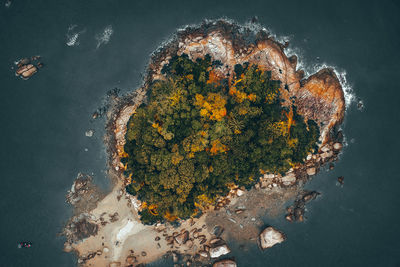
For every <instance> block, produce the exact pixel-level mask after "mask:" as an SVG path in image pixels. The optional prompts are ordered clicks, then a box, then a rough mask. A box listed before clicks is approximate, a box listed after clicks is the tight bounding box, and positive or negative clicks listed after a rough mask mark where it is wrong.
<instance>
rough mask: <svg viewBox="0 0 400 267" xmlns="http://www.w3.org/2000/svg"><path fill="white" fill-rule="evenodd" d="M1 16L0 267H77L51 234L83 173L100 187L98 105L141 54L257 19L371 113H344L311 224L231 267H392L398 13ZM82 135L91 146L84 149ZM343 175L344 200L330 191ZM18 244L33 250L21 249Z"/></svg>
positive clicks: (274, 5) (277, 222)
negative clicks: (206, 25) (338, 150)
mask: <svg viewBox="0 0 400 267" xmlns="http://www.w3.org/2000/svg"><path fill="white" fill-rule="evenodd" d="M4 2H5V1H1V5H0V44H1V45H0V49H1V50H0V88H1V89H0V90H1V108H0V111H1V114H0V115H1V116H0V125H1V126H0V127H1V138H0V142H1V143H0V144H1V146H0V148H1V149H0V153H1V154H0V155H1V160H0V169H1V176H0V177H1V186H0V193H1V196H0V198H1V199H0V200H1V201H0V208H1V220H0V266H74V265H75V261H76V259H75V258H74V256H73V255H71V254H67V253H64V252H62V247H63V239H62V238H59V237H57V236H56V234H57V233H58V232H59V231H60V230H61V229H62V225H63V223H64V222H65V221H66V220H67V218H68V217H69V216H70V215H71V210H70V207H68V206H67V205H66V204H65V202H64V195H65V193H66V191H67V190H68V189H69V188H70V186H71V184H72V181H73V179H74V178H75V177H76V175H77V173H78V172H88V173H92V172H93V173H94V175H95V177H96V181H97V182H98V183H99V184H100V185H102V186H103V187H104V188H106V187H107V185H108V183H107V179H106V177H105V174H104V171H105V163H106V156H105V151H104V146H103V144H102V138H101V136H102V134H103V122H102V121H96V122H94V123H93V122H90V116H91V113H92V112H93V111H94V110H95V109H96V108H97V107H98V106H100V105H101V104H102V101H103V99H104V96H105V94H106V92H107V91H108V90H109V89H112V88H114V87H119V88H121V89H122V91H123V92H124V91H125V92H126V91H128V90H133V89H134V88H136V87H137V85H138V84H140V81H141V76H140V74H141V72H142V71H143V69H144V66H145V64H146V63H147V61H148V59H149V54H150V53H151V52H152V51H153V50H154V49H156V48H157V47H158V46H159V45H160V43H161V42H162V41H164V40H166V39H167V38H168V36H169V35H170V34H172V33H173V32H174V31H175V29H176V28H178V27H182V26H184V25H186V24H193V23H198V22H200V21H201V20H202V19H203V18H219V17H222V16H226V17H229V18H231V19H234V20H236V21H238V22H240V23H244V22H246V21H247V20H248V19H249V18H251V17H253V16H255V15H257V16H258V17H259V22H260V23H261V24H263V25H265V26H266V27H267V28H269V29H271V30H272V31H273V32H274V33H276V34H277V35H278V36H291V37H292V38H291V46H292V47H296V48H298V49H299V50H300V51H301V55H302V59H303V62H305V63H306V66H312V65H313V64H315V63H323V62H325V63H327V64H328V65H333V66H336V67H338V69H339V70H342V71H343V70H346V72H347V79H348V82H349V84H351V85H352V87H353V90H354V92H355V94H356V95H357V96H358V97H360V98H361V99H363V101H364V103H365V105H366V108H365V110H364V111H363V112H360V111H358V110H357V109H356V107H355V106H354V105H351V106H350V108H349V109H348V112H347V116H346V120H345V122H344V125H343V128H344V132H345V135H346V137H347V140H348V142H349V146H348V147H346V148H345V150H344V153H343V154H342V156H341V159H340V162H338V163H337V164H336V167H335V169H334V170H333V171H331V172H321V173H320V174H319V175H318V176H317V177H316V178H315V179H314V180H313V181H312V182H311V183H310V184H309V185H308V187H309V188H312V189H317V190H319V191H320V192H322V193H323V196H322V197H321V198H320V199H319V200H318V201H316V202H314V203H312V204H311V205H310V206H309V207H308V210H309V211H308V213H307V217H308V220H307V222H306V223H302V224H290V223H287V222H285V221H284V219H283V218H277V219H276V218H275V219H272V218H265V222H266V223H267V224H272V225H274V226H276V227H278V228H280V229H281V230H283V231H284V232H285V233H286V234H287V236H288V239H287V241H286V242H284V243H282V244H281V245H279V246H277V247H274V248H272V249H270V250H268V251H265V252H261V251H259V250H258V248H257V246H256V245H255V244H254V245H248V246H247V248H248V249H247V250H244V251H243V250H241V249H239V245H240V244H231V247H232V249H233V255H234V256H235V258H236V260H237V262H238V265H239V266H400V245H399V238H400V230H399V227H398V221H399V219H400V216H399V215H398V210H397V208H398V207H399V206H400V200H399V196H398V195H399V188H400V175H399V174H398V171H397V168H396V167H397V165H398V160H399V156H398V149H399V147H400V146H399V138H398V133H399V127H400V126H399V125H400V124H399V123H400V120H399V108H398V107H399V105H398V100H399V97H400V93H399V89H400V88H399V81H398V78H399V77H400V69H399V66H398V62H400V56H399V52H398V48H399V45H400V37H399V34H400V23H399V22H400V17H399V16H398V14H399V12H400V6H399V4H398V3H397V2H396V1H379V2H378V1H376V2H374V3H368V1H360V2H355V1H343V2H339V1H250V0H248V1H196V2H195V1H77V0H73V1H72V0H70V1H63V2H61V1H13V2H12V4H11V6H10V7H9V8H6V7H5V6H4ZM217 2H218V3H217ZM291 2H292V3H291ZM73 24H77V25H78V26H77V28H76V29H77V30H83V29H85V32H84V33H82V34H81V35H80V37H79V42H80V44H79V45H78V46H73V47H70V46H67V45H66V42H67V40H66V36H65V35H66V33H67V30H68V27H69V26H70V25H73ZM108 25H112V28H113V30H114V33H113V35H112V36H111V39H110V41H109V43H107V44H103V45H101V46H100V47H99V48H98V49H96V45H97V41H96V39H95V36H96V34H99V33H101V32H102V31H103V29H104V28H105V27H106V26H108ZM36 54H40V55H41V56H42V57H43V61H44V63H45V64H46V67H45V68H44V69H43V70H41V71H40V73H38V74H37V75H35V76H34V77H32V78H31V79H30V80H27V81H23V80H21V79H19V78H17V77H15V76H14V73H13V70H11V67H12V66H13V62H14V61H15V60H17V59H19V58H21V57H29V56H32V55H36ZM317 57H319V59H318V58H317ZM310 68H311V67H310ZM90 128H93V129H95V130H96V133H95V136H94V137H92V138H87V137H85V134H84V132H85V131H86V130H87V129H90ZM85 148H88V151H87V152H85V150H84V149H85ZM340 175H344V176H345V186H344V187H343V188H341V187H337V186H336V185H335V184H336V178H337V176H340ZM19 240H31V241H32V242H34V247H33V248H32V249H29V250H22V249H17V247H16V243H17V242H18V241H19ZM152 266H172V263H171V262H164V261H160V262H158V263H156V264H152Z"/></svg>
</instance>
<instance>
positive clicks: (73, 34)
mask: <svg viewBox="0 0 400 267" xmlns="http://www.w3.org/2000/svg"><path fill="white" fill-rule="evenodd" d="M77 26H78V25H76V24H73V25H70V26H69V27H68V31H67V34H66V36H67V42H66V45H67V46H78V45H79V39H78V38H79V36H80V35H81V34H82V33H84V32H85V30H81V31H75V29H76V27H77Z"/></svg>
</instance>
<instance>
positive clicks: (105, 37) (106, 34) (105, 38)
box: [95, 25, 114, 48]
mask: <svg viewBox="0 0 400 267" xmlns="http://www.w3.org/2000/svg"><path fill="white" fill-rule="evenodd" d="M113 32H114V30H113V28H112V26H111V25H108V26H107V27H105V28H104V30H103V32H102V33H100V34H97V35H96V37H95V38H96V40H97V46H96V48H99V47H100V46H101V45H103V44H107V43H108V42H109V41H110V39H111V35H112V34H113Z"/></svg>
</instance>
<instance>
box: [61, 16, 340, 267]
mask: <svg viewBox="0 0 400 267" xmlns="http://www.w3.org/2000/svg"><path fill="white" fill-rule="evenodd" d="M287 46H288V44H287V43H286V44H280V43H278V42H277V41H275V40H274V39H273V38H272V37H270V36H269V35H268V33H267V32H266V31H264V30H263V29H262V28H260V30H259V31H258V32H256V33H255V32H254V31H253V30H252V29H250V28H248V27H247V28H246V27H243V26H239V25H237V24H235V23H231V22H227V21H224V20H217V21H206V22H204V23H203V24H201V25H199V26H196V27H187V28H186V29H184V30H182V31H179V32H178V33H177V34H176V35H175V36H174V38H173V39H171V41H170V42H169V43H167V44H165V45H164V46H163V47H162V48H160V49H159V50H158V51H156V52H155V53H154V54H153V55H152V57H151V60H150V63H149V65H148V69H147V73H146V74H147V75H146V76H145V79H144V82H143V85H142V86H141V87H140V88H139V89H137V90H136V91H135V92H134V93H132V94H129V95H126V96H124V97H117V96H115V97H113V98H112V100H111V104H110V108H109V109H108V111H107V112H106V115H107V120H108V122H107V125H106V129H107V134H106V136H105V140H104V141H105V144H106V146H107V153H108V156H109V165H110V168H109V176H110V178H111V179H112V181H113V183H114V188H113V190H112V192H111V193H110V194H108V195H107V196H101V195H100V194H99V193H98V192H97V191H96V190H95V189H93V188H92V187H91V186H90V181H89V180H90V179H84V178H82V177H78V179H77V181H76V182H75V183H74V185H73V187H72V188H71V191H70V192H69V193H68V196H67V199H68V202H69V203H71V204H72V205H73V206H74V207H76V212H75V216H74V217H73V218H71V220H70V221H69V223H68V224H67V227H66V228H65V230H64V234H65V235H66V237H67V242H66V244H65V250H66V251H75V252H76V253H77V254H78V257H79V260H78V263H79V264H80V265H82V266H139V265H140V264H145V263H148V262H151V261H154V260H156V259H158V258H159V257H161V256H162V255H170V256H171V257H172V259H173V262H174V264H176V266H183V265H178V264H185V265H186V266H189V265H193V266H198V265H203V264H204V263H205V262H210V260H211V261H213V260H216V261H215V262H214V265H213V266H236V263H235V262H234V260H232V259H223V260H218V259H219V258H220V257H227V256H228V257H229V256H230V254H229V253H230V249H229V246H228V245H227V242H226V241H224V240H230V239H232V238H233V239H246V240H256V239H257V240H258V242H259V244H260V245H261V247H262V248H264V249H265V248H267V247H272V246H273V245H275V244H278V243H280V242H283V241H284V240H285V239H286V237H284V235H283V234H282V233H280V232H279V230H276V229H274V228H273V227H268V228H266V229H261V225H262V222H261V220H260V216H259V214H261V213H263V212H265V210H268V212H270V213H271V214H273V213H275V214H279V215H280V214H281V213H282V212H283V211H284V208H283V207H282V205H283V204H284V203H285V202H286V201H288V200H292V199H294V198H295V197H296V196H298V199H297V201H296V202H295V205H294V206H293V207H291V208H289V209H288V215H287V216H286V218H287V220H290V221H301V220H303V219H304V216H303V214H304V206H305V203H306V202H308V201H310V200H311V199H313V198H315V197H316V195H315V194H311V195H310V193H308V195H307V194H305V195H304V194H303V195H301V192H302V185H304V183H306V182H307V181H308V179H310V178H311V177H312V176H314V175H316V174H317V173H318V171H319V169H320V168H321V167H322V166H323V165H326V164H327V163H329V162H333V161H335V160H337V159H338V155H339V153H340V151H341V149H342V147H343V146H342V141H343V136H342V134H341V132H340V130H339V126H340V124H341V122H342V120H343V117H344V111H345V103H344V95H343V91H342V88H341V85H340V82H339V80H338V78H337V77H336V75H335V73H334V71H333V70H331V69H322V70H320V71H319V72H317V73H316V74H313V75H311V76H310V77H308V78H306V79H304V72H303V71H302V70H298V69H296V67H297V57H296V56H291V57H289V58H288V57H287V56H286V55H285V52H284V49H285V48H286V47H287ZM182 53H186V54H187V55H188V56H189V58H191V59H193V60H194V59H196V58H198V57H203V56H204V55H206V54H209V55H211V57H212V58H213V59H214V60H219V61H220V62H221V65H220V67H218V68H217V70H216V71H215V72H216V73H215V74H216V75H217V76H223V77H232V75H230V74H231V73H232V72H233V70H234V66H235V65H236V64H243V63H244V62H249V63H254V64H257V65H259V66H260V68H264V69H267V70H270V71H271V74H272V78H273V79H279V80H281V81H282V83H283V86H282V87H283V88H282V90H281V94H282V97H283V99H284V100H285V102H284V105H290V104H291V103H294V104H295V105H296V106H297V107H298V112H299V113H300V114H302V115H303V116H304V117H305V118H307V119H313V120H315V121H316V122H317V123H318V124H319V125H320V126H321V127H320V131H321V140H320V142H321V144H320V146H319V150H318V152H317V153H315V154H310V155H308V156H307V158H306V159H305V162H304V164H302V165H299V166H294V167H293V168H292V169H291V170H289V171H288V172H287V173H286V174H285V175H283V176H282V175H276V174H269V173H266V174H264V175H262V176H261V177H260V180H259V182H258V183H257V184H256V185H255V186H254V188H253V189H252V190H250V191H246V190H245V189H244V188H237V187H233V188H231V191H230V193H229V194H228V195H227V196H221V197H220V199H219V200H218V202H217V204H216V205H215V206H212V207H209V208H208V210H206V211H204V212H205V214H203V215H202V216H201V217H200V218H193V219H190V220H187V221H180V222H179V224H178V225H172V224H169V223H167V224H164V225H161V224H159V225H156V226H144V225H142V224H141V223H140V220H139V216H138V213H137V212H138V210H139V207H140V203H139V201H138V200H136V199H135V198H134V197H132V196H130V195H129V194H127V193H125V192H124V186H125V185H126V183H127V181H126V179H125V177H124V176H123V171H124V165H123V164H122V163H121V162H120V158H121V156H122V155H123V154H124V151H123V146H124V143H125V140H124V138H125V133H126V124H127V122H128V120H129V118H130V116H131V115H132V114H133V113H134V112H135V110H136V108H137V107H138V106H139V105H140V104H141V103H145V101H146V97H147V89H148V88H149V86H150V85H151V83H152V81H154V80H156V79H164V77H163V75H162V74H161V69H162V67H163V66H164V65H165V64H167V63H168V60H169V59H171V57H172V56H173V55H176V54H177V55H180V54H182ZM96 117H97V116H96ZM93 118H95V117H94V116H93ZM299 196H301V197H299ZM255 200H257V201H259V202H260V203H263V204H262V205H257V204H255V205H252V204H251V203H252V201H255ZM86 202H87V203H88V204H89V205H85V204H84V203H86ZM90 203H91V204H90ZM264 204H265V205H264ZM84 207H85V208H84ZM221 225H224V227H223V228H225V231H224V229H223V228H222V226H221ZM261 230H263V231H261ZM260 232H261V234H260ZM257 236H259V237H258V238H257ZM136 240H140V242H136ZM271 244H272V245H271Z"/></svg>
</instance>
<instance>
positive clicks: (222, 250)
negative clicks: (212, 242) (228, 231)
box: [210, 245, 231, 258]
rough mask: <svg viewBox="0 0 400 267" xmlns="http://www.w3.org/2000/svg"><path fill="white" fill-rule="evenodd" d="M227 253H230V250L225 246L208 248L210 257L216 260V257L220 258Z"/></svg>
mask: <svg viewBox="0 0 400 267" xmlns="http://www.w3.org/2000/svg"><path fill="white" fill-rule="evenodd" d="M229 252H231V250H230V249H229V248H228V246H227V245H221V246H217V247H213V248H210V257H211V258H218V257H221V256H222V255H226V254H228V253H229Z"/></svg>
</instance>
